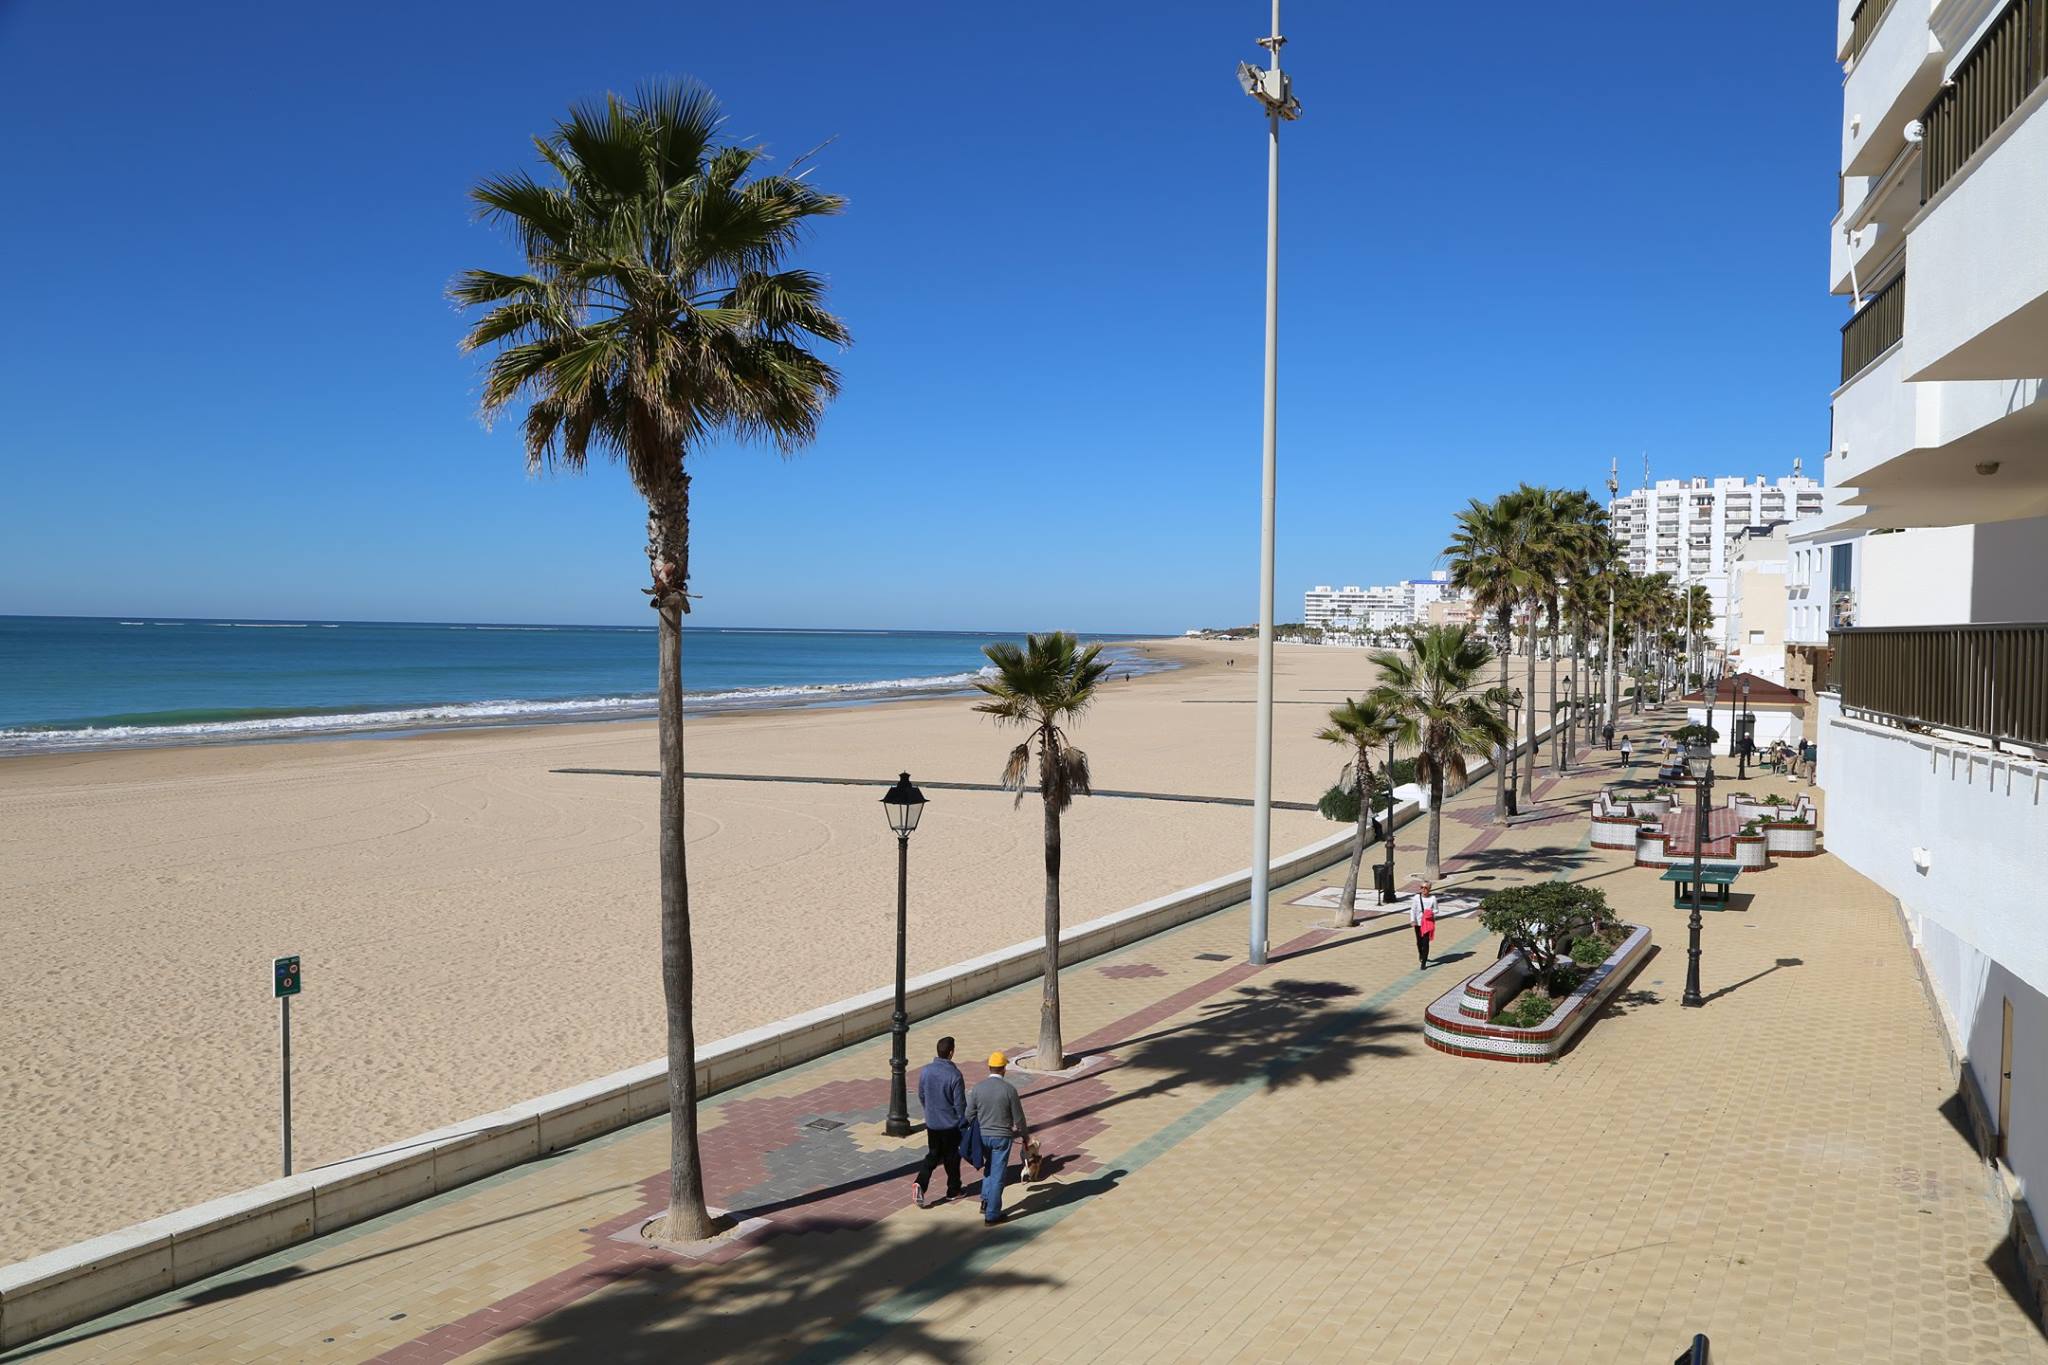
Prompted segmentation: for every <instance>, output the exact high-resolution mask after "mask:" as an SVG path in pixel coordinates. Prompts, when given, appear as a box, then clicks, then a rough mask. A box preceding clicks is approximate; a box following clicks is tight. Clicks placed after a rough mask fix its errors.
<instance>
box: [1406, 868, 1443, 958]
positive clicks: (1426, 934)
mask: <svg viewBox="0 0 2048 1365" xmlns="http://www.w3.org/2000/svg"><path fill="white" fill-rule="evenodd" d="M1408 927H1409V928H1411V929H1413V930H1414V931H1415V958H1416V961H1417V962H1418V963H1419V964H1420V969H1421V970H1427V969H1428V967H1429V941H1430V940H1431V939H1433V938H1435V937H1436V896H1435V895H1434V894H1433V893H1432V892H1431V891H1430V886H1429V883H1428V882H1424V883H1422V885H1421V887H1420V888H1419V889H1417V891H1416V892H1415V896H1414V898H1413V899H1412V900H1410V901H1409V902H1408Z"/></svg>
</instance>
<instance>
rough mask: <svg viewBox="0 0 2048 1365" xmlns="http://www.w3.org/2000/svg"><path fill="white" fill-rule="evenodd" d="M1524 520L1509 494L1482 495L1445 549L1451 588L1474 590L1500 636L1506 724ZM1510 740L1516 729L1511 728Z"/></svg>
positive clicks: (1498, 814) (1503, 754) (1500, 777)
mask: <svg viewBox="0 0 2048 1365" xmlns="http://www.w3.org/2000/svg"><path fill="white" fill-rule="evenodd" d="M1522 529H1523V528H1522V522H1521V520H1520V518H1519V517H1518V516H1517V515H1516V508H1515V505H1514V504H1513V503H1511V502H1510V501H1509V499H1508V498H1507V497H1505V496H1503V497H1498V498H1495V499H1494V500H1493V501H1492V502H1481V501H1479V500H1478V499H1477V498H1474V499H1472V501H1471V502H1469V503H1468V504H1466V507H1465V510H1464V511H1462V512H1460V513H1458V528H1457V530H1456V531H1454V532H1453V533H1452V535H1451V543H1450V544H1449V545H1448V546H1446V547H1445V548H1444V555H1445V557H1446V559H1448V560H1449V562H1450V577H1451V586H1453V587H1455V588H1458V589H1460V590H1461V591H1463V592H1467V593H1469V594H1471V597H1472V609H1473V610H1474V611H1476V612H1478V613H1479V614H1480V615H1482V616H1484V617H1487V618H1489V619H1490V620H1491V621H1492V623H1493V627H1494V630H1495V632H1496V633H1497V634H1498V635H1499V637H1500V686H1499V688H1498V689H1497V690H1498V691H1499V693H1500V695H1501V698H1502V700H1501V712H1500V717H1501V724H1502V725H1503V726H1504V727H1505V726H1506V725H1507V720H1508V712H1507V701H1506V697H1507V695H1508V646H1509V641H1510V640H1511V639H1512V638H1513V635H1514V628H1515V606H1516V604H1517V603H1519V602H1521V601H1522V600H1523V598H1524V596H1525V595H1526V588H1527V586H1528V585H1527V581H1526V580H1527V574H1525V573H1524V572H1523V568H1522V557H1521V555H1522ZM1508 742H1509V743H1512V742H1513V732H1512V730H1510V731H1509V740H1508ZM1493 822H1494V823H1495V824H1496V825H1505V824H1506V823H1507V822H1508V762H1507V744H1506V743H1504V744H1502V745H1501V747H1500V748H1499V749H1498V750H1497V751H1495V753H1494V755H1493Z"/></svg>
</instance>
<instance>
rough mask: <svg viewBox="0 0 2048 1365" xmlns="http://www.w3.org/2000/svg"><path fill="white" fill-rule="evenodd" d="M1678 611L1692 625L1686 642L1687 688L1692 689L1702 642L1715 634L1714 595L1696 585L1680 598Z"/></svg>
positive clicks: (1704, 585)
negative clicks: (1692, 678) (1692, 679)
mask: <svg viewBox="0 0 2048 1365" xmlns="http://www.w3.org/2000/svg"><path fill="white" fill-rule="evenodd" d="M1688 605H1689V607H1690V615H1688V614H1687V612H1688ZM1678 611H1679V616H1680V618H1681V619H1683V620H1688V621H1690V622H1691V623H1692V634H1691V635H1690V636H1689V637H1688V638H1687V640H1686V642H1685V668H1686V677H1687V682H1686V686H1687V687H1690V686H1691V685H1692V683H1691V677H1692V674H1693V673H1694V672H1695V671H1696V669H1697V667H1698V664H1699V656H1700V652H1701V651H1700V642H1701V641H1702V640H1704V639H1706V638H1708V637H1710V636H1711V635H1712V634H1713V633H1714V595H1713V594H1712V593H1710V592H1708V591H1707V585H1706V584H1704V583H1694V584H1692V585H1691V586H1690V587H1688V588H1687V589H1686V590H1685V593H1684V595H1683V596H1681V597H1680V599H1679V608H1678Z"/></svg>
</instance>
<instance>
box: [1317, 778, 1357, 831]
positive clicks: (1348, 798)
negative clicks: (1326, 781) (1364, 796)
mask: <svg viewBox="0 0 2048 1365" xmlns="http://www.w3.org/2000/svg"><path fill="white" fill-rule="evenodd" d="M1316 809H1317V810H1318V811H1320V812H1321V813H1322V816H1323V818H1324V819H1325V820H1335V821H1337V822H1338V823H1339V824H1345V825H1355V824H1357V823H1358V788H1356V787H1352V786H1346V785H1345V784H1344V783H1342V782H1340V783H1338V784H1337V785H1336V786H1334V787H1332V788H1330V789H1329V790H1328V791H1326V792H1324V793H1323V799H1322V800H1320V801H1318V802H1316Z"/></svg>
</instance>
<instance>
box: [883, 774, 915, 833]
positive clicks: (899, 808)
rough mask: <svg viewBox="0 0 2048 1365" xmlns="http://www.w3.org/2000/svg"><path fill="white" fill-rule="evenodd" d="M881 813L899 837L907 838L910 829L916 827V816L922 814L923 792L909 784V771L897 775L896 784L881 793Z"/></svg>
mask: <svg viewBox="0 0 2048 1365" xmlns="http://www.w3.org/2000/svg"><path fill="white" fill-rule="evenodd" d="M882 813H883V814H884V815H886V816H887V817H888V818H889V828H890V829H893V830H895V831H896V833H897V835H898V836H899V837H901V838H905V839H907V838H909V837H910V831H912V830H914V829H916V828H917V818H918V817H919V816H920V815H922V814H924V793H923V792H921V791H919V790H918V789H917V788H916V787H913V786H911V785H910V774H909V773H904V774H903V775H902V776H901V777H898V778H897V779H896V785H895V786H893V787H891V788H889V790H888V791H887V792H885V793H883V796H882Z"/></svg>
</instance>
